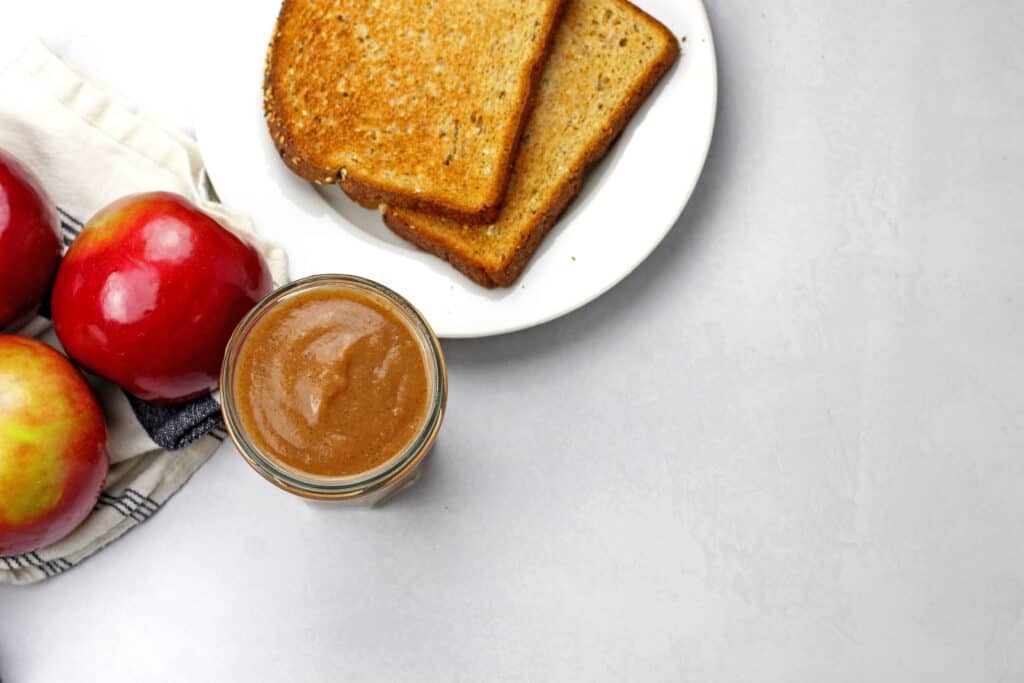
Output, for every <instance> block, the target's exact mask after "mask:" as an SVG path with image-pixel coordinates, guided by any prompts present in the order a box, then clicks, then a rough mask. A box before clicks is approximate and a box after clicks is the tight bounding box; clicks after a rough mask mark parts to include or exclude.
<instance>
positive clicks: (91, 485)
mask: <svg viewBox="0 0 1024 683" xmlns="http://www.w3.org/2000/svg"><path fill="white" fill-rule="evenodd" d="M108 467H109V456H108V455H107V428H106V426H105V425H104V423H103V413H102V412H101V411H100V406H99V404H98V403H97V402H96V398H95V396H93V393H92V390H91V389H89V385H88V384H86V383H85V380H84V379H83V378H82V375H81V374H80V373H79V372H78V370H77V369H76V368H75V366H73V365H72V364H71V363H70V362H68V360H67V359H66V358H65V357H64V356H62V355H61V354H59V353H58V352H57V351H55V350H54V349H52V348H50V347H49V346H47V345H46V344H43V343H42V342H38V341H36V340H35V339H29V338H27V337H16V336H13V335H0V555H17V554H20V553H25V552H28V551H30V550H35V549H37V548H41V547H43V546H44V545H49V544H50V543H53V542H55V541H58V540H60V539H62V538H64V537H65V536H67V535H68V534H69V533H70V532H71V531H72V530H73V529H74V528H75V527H77V526H78V525H79V524H81V523H82V520H84V519H85V518H86V516H88V514H89V512H90V511H91V510H92V508H93V506H94V505H95V504H96V500H97V499H98V498H99V495H100V491H101V489H102V488H103V481H104V479H106V476H107V468H108Z"/></svg>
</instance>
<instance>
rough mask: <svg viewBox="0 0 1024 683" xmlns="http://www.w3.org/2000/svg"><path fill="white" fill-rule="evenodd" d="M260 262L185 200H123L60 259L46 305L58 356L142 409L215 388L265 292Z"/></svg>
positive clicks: (156, 195)
mask: <svg viewBox="0 0 1024 683" xmlns="http://www.w3.org/2000/svg"><path fill="white" fill-rule="evenodd" d="M271 286H272V281H271V278H270V273H269V271H268V270H267V266H266V264H265V263H264V262H263V259H262V258H261V257H260V254H259V252H257V251H256V249H254V248H253V247H252V246H251V245H249V244H247V243H245V242H243V241H242V240H241V239H239V238H238V237H236V236H235V235H234V234H232V233H231V232H229V231H227V230H226V229H224V228H223V227H221V226H220V225H219V224H218V223H217V222H216V221H215V220H213V218H211V217H209V216H207V215H206V214H205V213H203V212H202V211H200V210H199V209H198V208H196V207H195V206H194V205H192V204H191V203H190V202H188V201H187V200H186V199H185V198H183V197H180V196H178V195H174V194H169V193H166V192H153V193H147V194H138V195H132V196H130V197H125V198H123V199H120V200H118V201H116V202H114V203H113V204H111V205H110V206H108V207H106V208H105V209H102V210H101V211H100V212H99V213H97V214H96V215H95V216H93V217H92V219H90V220H89V222H88V223H86V225H85V227H84V228H82V232H81V233H80V234H79V236H78V238H77V239H75V241H74V242H73V243H72V245H71V248H70V249H69V250H68V252H67V254H66V255H65V256H64V261H63V262H62V263H61V266H60V268H59V269H58V271H57V279H56V281H55V282H54V287H53V298H52V300H51V302H50V305H51V311H52V313H53V324H54V328H55V329H56V332H57V336H58V338H59V339H60V342H61V344H62V345H63V346H64V349H65V350H66V351H67V352H68V355H70V356H71V357H72V358H73V359H75V360H76V361H78V362H79V363H80V364H82V365H83V366H84V367H86V368H88V369H89V370H92V371H93V372H95V373H97V374H99V375H101V376H103V377H106V378H107V379H109V380H111V381H113V382H114V383H116V384H119V385H121V386H122V387H124V388H125V389H127V390H128V391H130V392H131V393H133V394H135V395H136V396H138V397H139V398H141V399H144V400H147V401H155V402H159V403H177V402H180V401H186V400H189V399H191V398H195V397H196V396H199V395H201V394H204V393H206V392H207V391H210V390H211V389H214V388H216V386H217V378H218V376H219V374H220V365H221V361H222V360H223V357H224V347H225V346H226V345H227V341H228V338H229V337H230V336H231V332H232V331H233V330H234V328H235V325H236V324H237V323H238V321H239V320H241V319H242V317H243V316H244V315H245V314H246V313H247V312H248V311H249V310H250V309H251V308H252V307H253V306H254V305H255V304H256V303H257V302H258V301H259V300H260V299H262V298H263V297H264V296H265V295H267V294H268V293H269V292H270V289H271Z"/></svg>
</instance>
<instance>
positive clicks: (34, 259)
mask: <svg viewBox="0 0 1024 683" xmlns="http://www.w3.org/2000/svg"><path fill="white" fill-rule="evenodd" d="M60 246H61V245H60V228H59V225H58V223H57V211H56V210H55V209H54V206H53V202H51V201H50V199H49V197H47V196H46V192H45V191H44V190H43V186H42V185H41V184H40V183H39V181H38V180H37V179H36V178H35V176H33V175H32V173H31V172H30V171H29V170H28V169H27V168H25V167H24V166H23V165H22V164H21V163H20V162H19V161H18V160H17V159H15V158H14V157H13V156H12V155H10V154H8V153H7V152H5V151H4V150H2V149H0V331H3V330H9V329H14V328H15V327H18V326H20V325H21V324H22V323H25V322H28V320H29V319H30V318H31V317H32V316H33V315H34V314H35V312H36V311H37V310H39V304H41V303H42V301H43V299H44V298H45V297H46V293H47V291H48V290H49V287H50V283H51V282H52V281H53V273H54V271H56V270H57V262H58V261H59V260H60Z"/></svg>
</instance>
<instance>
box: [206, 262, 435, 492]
mask: <svg viewBox="0 0 1024 683" xmlns="http://www.w3.org/2000/svg"><path fill="white" fill-rule="evenodd" d="M322 289H329V290H332V291H336V290H338V289H342V290H348V291H351V292H355V293H358V294H361V295H363V296H366V297H369V298H370V299H373V300H374V301H375V302H377V303H378V304H380V305H381V306H383V307H384V308H386V309H388V310H389V311H391V312H392V313H394V314H395V316H396V317H398V318H399V319H401V320H402V321H404V322H405V323H406V325H407V326H408V329H409V330H410V331H411V332H412V334H413V337H414V338H415V340H416V342H417V343H418V344H419V347H420V350H421V352H422V354H423V359H424V366H425V369H426V373H427V391H428V397H427V410H426V414H425V418H424V420H423V424H422V425H421V426H420V429H419V431H418V433H417V434H416V436H415V437H414V438H413V439H412V440H411V442H409V444H408V446H406V447H405V448H404V450H402V451H400V452H398V453H395V454H394V455H393V456H391V457H390V458H388V459H387V460H386V461H384V462H383V463H381V464H380V465H378V466H376V467H374V468H372V469H370V470H367V471H365V472H361V473H358V474H353V475H348V476H338V477H331V476H320V475H313V474H310V473H306V472H302V471H300V470H298V469H296V468H294V467H292V466H290V465H288V464H287V463H284V462H281V461H280V460H279V459H277V458H275V457H273V456H272V455H271V454H269V453H267V452H265V450H264V449H261V448H260V447H259V445H258V442H257V441H256V440H254V439H253V438H252V437H251V436H250V435H249V434H248V433H247V431H246V428H245V426H244V423H243V421H242V419H241V415H240V412H239V406H238V403H237V400H236V398H237V397H236V390H235V387H236V378H237V376H236V369H237V366H238V361H239V355H240V352H241V350H242V349H243V348H244V347H245V344H246V342H247V340H248V338H249V335H250V333H251V332H252V330H253V328H254V327H255V326H256V324H257V323H258V322H259V321H260V320H262V319H263V317H264V316H266V315H267V314H268V313H269V312H270V311H272V310H274V309H275V307H277V306H279V305H281V304H282V303H283V302H285V301H287V300H288V299H289V298H291V297H294V296H296V295H299V294H302V293H306V292H310V291H314V290H322ZM220 390H221V405H222V412H223V414H224V422H225V424H226V425H227V430H228V433H229V434H230V435H231V440H232V441H234V443H235V446H236V447H237V448H238V452H239V453H241V454H242V457H243V458H245V459H246V461H247V462H248V463H249V464H250V465H251V466H252V467H253V469H255V470H256V471H257V472H258V473H259V474H260V475H262V476H263V477H264V478H265V479H267V480H268V481H269V482H271V483H272V484H274V485H275V486H278V487H280V488H282V489H284V490H285V491H288V492H289V493H293V494H295V495H298V496H302V497H305V498H310V499H315V500H323V501H345V502H350V503H355V504H359V505H374V504H377V503H379V502H382V501H383V500H385V499H387V498H389V497H390V496H391V495H392V494H394V493H396V492H397V491H398V490H400V489H402V488H404V487H405V486H407V485H408V484H411V483H412V482H413V481H415V479H416V478H417V477H418V468H419V465H420V464H421V463H422V462H423V459H424V458H425V457H426V455H427V453H428V452H429V450H430V448H431V446H432V445H433V443H434V439H435V438H436V436H437V432H438V430H439V429H440V427H441V421H442V419H443V417H444V410H445V403H446V401H447V397H448V375H447V370H446V368H445V362H444V356H443V355H442V352H441V344H440V342H439V341H438V339H437V336H436V335H435V334H434V332H433V330H432V329H431V328H430V325H429V324H428V323H427V321H426V320H424V319H423V316H422V315H421V314H420V313H419V311H417V310H416V309H415V308H414V307H413V306H412V304H410V303H409V302H408V301H406V300H405V299H404V298H403V297H402V296H400V295H399V294H397V293H395V292H393V291H392V290H390V289H388V288H387V287H385V286H384V285H381V284H379V283H377V282H373V281H372V280H367V279H364V278H361V277H356V276H353V275H314V276H312V277H307V278H303V279H301V280H296V281H295V282H292V283H290V284H287V285H284V286H283V287H281V288H279V289H277V290H275V291H274V292H271V293H270V295H268V296H267V297H266V298H265V299H263V301H261V302H260V303H258V304H257V305H256V307H255V308H253V309H252V310H251V311H250V312H249V314H248V315H246V317H245V318H243V319H242V321H241V322H239V324H238V326H237V327H236V328H235V331H234V333H233V334H232V335H231V339H230V340H229V341H228V345H227V349H226V351H225V354H224V363H223V365H222V367H221V377H220Z"/></svg>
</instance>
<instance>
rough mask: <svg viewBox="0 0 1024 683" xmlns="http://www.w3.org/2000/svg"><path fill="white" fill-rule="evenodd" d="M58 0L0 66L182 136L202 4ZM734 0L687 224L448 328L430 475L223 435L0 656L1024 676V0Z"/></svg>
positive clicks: (652, 672)
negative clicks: (61, 78) (265, 477)
mask: <svg viewBox="0 0 1024 683" xmlns="http://www.w3.org/2000/svg"><path fill="white" fill-rule="evenodd" d="M37 5H38V7H35V6H34V7H32V8H31V9H26V8H24V7H21V6H20V5H16V4H15V3H9V6H5V8H4V15H5V16H4V18H3V20H2V22H0V38H2V40H0V43H2V44H3V45H4V47H3V48H0V54H2V55H3V56H4V57H5V58H6V57H7V56H9V55H10V54H12V53H13V49H14V48H15V47H16V46H17V44H18V43H19V42H20V41H21V40H23V39H25V38H27V37H29V36H31V35H33V34H39V35H41V36H42V37H43V38H44V39H45V40H46V41H47V42H48V43H49V44H50V45H51V46H52V47H54V48H55V49H57V50H59V51H61V52H63V53H64V54H65V55H67V56H68V57H69V58H70V59H71V60H72V61H74V62H76V63H77V64H78V65H80V66H81V67H83V68H85V69H86V70H88V71H90V72H92V73H95V74H98V75H101V76H102V77H103V78H105V79H106V80H107V82H108V83H110V84H111V85H112V86H113V87H115V88H116V89H118V90H120V91H121V92H122V93H125V94H127V95H128V96H129V97H131V98H132V99H134V100H135V101H137V102H138V103H139V104H140V105H141V106H142V107H143V108H145V109H147V110H148V111H151V112H153V113H155V114H158V115H162V116H164V117H169V118H170V119H171V120H174V121H177V122H179V123H180V124H181V125H182V126H185V127H187V125H188V122H189V121H190V120H191V111H192V107H193V106H195V103H194V102H189V100H188V98H187V95H186V93H188V92H189V87H190V76H189V70H190V69H193V70H194V69H199V68H201V63H202V58H203V55H204V54H206V53H205V52H204V51H205V50H206V49H207V48H208V47H209V46H210V44H211V43H210V41H212V40H214V38H213V36H212V32H211V31H209V30H208V29H204V30H203V31H201V32H200V34H201V36H202V37H203V39H202V40H200V39H198V38H195V37H192V34H190V33H189V32H190V31H193V30H194V29H193V28H192V27H191V26H190V21H191V19H190V16H194V15H193V14H190V12H193V11H194V12H196V13H199V12H202V11H203V6H204V3H202V2H199V1H198V0H192V1H191V2H185V1H183V2H180V3H177V4H176V5H175V6H173V7H172V6H171V5H167V4H165V3H154V4H152V5H148V6H142V5H144V3H137V4H134V3H126V2H110V1H107V2H91V3H71V2H66V3H60V2H56V1H51V2H40V3H37ZM78 5H82V6H78ZM239 9H241V4H239ZM708 10H709V14H710V16H711V21H712V28H713V30H714V33H715V37H716V43H717V49H718V56H719V75H720V101H719V117H718V123H717V128H716V133H715V140H714V143H713V145H712V148H711V155H710V158H709V160H708V163H707V167H706V171H705V173H704V176H703V178H702V180H701V182H700V184H699V186H698V188H697V190H696V192H695V193H694V195H693V198H692V200H691V202H690V204H689V206H688V207H687V209H686V211H685V213H684V215H683V216H682V218H681V219H680V220H679V223H678V224H677V225H676V227H675V228H674V229H673V231H672V232H671V233H670V235H669V236H668V238H667V239H666V240H665V242H664V243H663V244H662V246H661V247H660V248H659V249H658V250H657V251H656V252H655V253H654V255H653V256H652V257H651V258H650V259H649V260H648V261H647V262H646V263H645V264H644V265H643V266H641V267H640V269H639V270H638V271H637V272H635V273H634V274H633V275H632V276H630V277H629V278H628V279H627V280H626V281H625V282H624V283H623V284H622V285H620V286H619V287H617V288H615V289H614V290H613V291H612V292H610V293H609V294H607V295H606V296H604V297H602V298H601V299H600V300H598V301H597V302H596V303H594V304H592V305H590V306H588V307H587V308H585V309H583V310H581V311H578V312H576V313H574V314H572V315H570V316H568V317H566V318H564V319H562V320H559V321H556V322H554V323H551V324H548V325H546V326H543V327H541V328H538V329H535V330H532V331H528V332H524V333H519V334H514V335H511V336H507V337H502V338H498V339H488V340H480V341H458V342H448V343H446V344H445V350H446V352H447V355H448V359H449V367H450V373H451V377H450V380H451V401H450V412H449V419H448V421H447V423H446V425H445V428H444V431H443V434H442V437H441V440H440V443H439V446H438V448H437V451H436V453H435V456H434V458H433V459H432V461H431V462H430V465H429V467H428V470H427V472H426V477H425V479H424V481H422V482H421V483H420V484H419V485H418V486H417V487H416V488H414V489H412V490H411V491H409V492H408V493H407V494H406V495H403V496H402V497H401V498H399V499H398V500H396V501H395V502H394V504H393V505H392V506H389V507H388V508H385V509H384V510H381V511H378V512H372V513H355V514H351V513H348V512H333V511H324V510H322V509H316V508H312V507H309V506H306V505H304V504H301V503H299V502H297V501H295V500H292V499H290V498H288V497H286V496H283V495H281V494H279V493H278V492H277V491H276V490H275V489H273V488H272V487H269V486H267V485H266V484H265V483H264V482H263V481H262V480H260V479H258V478H257V477H256V476H254V475H253V474H252V473H251V472H250V471H249V470H248V468H247V467H246V465H245V464H244V463H243V462H242V461H241V459H240V458H238V457H237V456H236V455H235V454H234V453H232V452H231V451H230V449H229V448H223V449H222V450H221V452H219V453H218V454H217V455H216V456H215V457H214V459H213V460H212V461H211V462H210V464H208V465H207V466H206V467H205V468H204V469H202V470H201V471H200V472H199V473H198V474H197V475H196V477H195V478H194V479H193V481H192V482H191V483H190V484H189V485H188V486H187V487H186V488H185V489H184V490H183V491H182V492H181V493H180V494H179V495H178V496H177V497H176V498H174V499H173V500H172V501H171V502H170V503H169V504H168V506H167V507H166V509H165V510H163V511H162V512H161V513H160V514H159V515H157V516H156V517H155V518H154V519H153V520H151V521H150V522H148V523H147V524H146V525H145V526H143V527H142V528H141V529H140V530H138V531H136V532H135V533H133V534H131V535H130V536H129V537H127V538H126V539H124V540H123V541H121V542H119V543H118V544H117V545H116V546H114V547H112V548H110V549H109V550H107V551H106V552H104V553H101V554H100V555H99V556H97V557H96V558H94V559H92V560H90V561H88V562H87V563H86V564H84V565H83V566H81V567H79V568H76V569H75V570H74V571H72V572H70V573H69V574H67V575H65V576H62V577H60V578H59V579H57V580H55V581H53V582H50V583H47V584H45V585H41V586H38V587H30V588H21V589H10V588H5V589H0V676H3V678H4V680H5V681H9V683H23V682H29V683H31V682H35V681H56V680H61V681H73V680H100V679H102V680H106V681H122V680H124V681H128V680H228V679H238V680H296V681H304V680H314V679H319V678H327V677H331V678H339V679H349V680H356V679H362V680H377V679H389V680H408V681H424V680H439V681H441V680H445V681H450V680H467V681H469V680H487V679H496V678H500V679H506V680H572V679H576V680H645V681H656V680H663V681H683V680H686V681H691V680H692V681H711V680H714V681H749V680H761V681H821V680H834V681H864V680H875V681H928V682H929V683H931V682H936V681H951V682H953V681H955V682H962V681H1000V680H1002V681H1019V680H1024V543H1022V538H1024V457H1022V456H1024V388H1022V386H1021V384H1022V380H1024V354H1022V352H1021V337H1022V332H1024V220H1022V218H1024V192H1022V191H1021V179H1022V177H1024V126H1022V112H1024V40H1021V38H1022V35H1024V31H1022V30H1024V5H1022V3H1020V2H1000V1H996V0H992V1H989V2H974V3H963V2H952V1H950V0H942V1H916V2H864V3H831V2H803V3H799V2H791V1H788V0H780V1H778V2H773V3H761V2H741V1H738V0H721V1H719V2H714V3H712V4H711V5H710V6H709V7H708ZM126 55H130V56H129V57H127V58H126ZM598 520H600V522H598Z"/></svg>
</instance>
